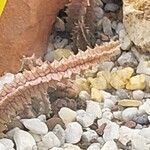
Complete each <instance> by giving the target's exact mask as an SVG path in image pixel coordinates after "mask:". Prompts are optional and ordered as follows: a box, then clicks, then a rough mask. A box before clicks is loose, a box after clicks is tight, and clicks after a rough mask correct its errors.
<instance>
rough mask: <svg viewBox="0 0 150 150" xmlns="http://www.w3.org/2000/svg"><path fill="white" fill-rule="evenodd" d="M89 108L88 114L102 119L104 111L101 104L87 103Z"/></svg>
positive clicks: (87, 108) (87, 109)
mask: <svg viewBox="0 0 150 150" xmlns="http://www.w3.org/2000/svg"><path fill="white" fill-rule="evenodd" d="M86 103H87V107H86V112H87V113H90V114H92V115H93V116H94V117H95V118H101V117H102V111H101V106H100V103H98V102H94V101H86Z"/></svg>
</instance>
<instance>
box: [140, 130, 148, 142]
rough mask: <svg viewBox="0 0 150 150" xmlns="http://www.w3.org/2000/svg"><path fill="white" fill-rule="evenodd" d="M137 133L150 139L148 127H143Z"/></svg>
mask: <svg viewBox="0 0 150 150" xmlns="http://www.w3.org/2000/svg"><path fill="white" fill-rule="evenodd" d="M139 134H140V135H142V136H144V137H145V138H147V139H149V140H150V128H143V129H142V130H140V132H139Z"/></svg>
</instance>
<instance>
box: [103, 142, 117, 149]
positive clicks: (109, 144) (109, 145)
mask: <svg viewBox="0 0 150 150" xmlns="http://www.w3.org/2000/svg"><path fill="white" fill-rule="evenodd" d="M101 150H118V148H117V145H116V143H115V142H114V141H107V142H106V143H105V144H104V146H103V147H102V149H101Z"/></svg>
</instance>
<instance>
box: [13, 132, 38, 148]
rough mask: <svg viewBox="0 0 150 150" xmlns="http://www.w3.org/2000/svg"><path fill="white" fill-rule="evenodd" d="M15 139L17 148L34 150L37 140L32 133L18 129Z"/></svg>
mask: <svg viewBox="0 0 150 150" xmlns="http://www.w3.org/2000/svg"><path fill="white" fill-rule="evenodd" d="M14 141H15V143H16V147H17V150H32V148H33V146H35V145H36V142H35V140H34V138H33V137H32V135H31V134H29V133H28V132H26V131H23V130H20V129H18V130H16V131H15V134H14Z"/></svg>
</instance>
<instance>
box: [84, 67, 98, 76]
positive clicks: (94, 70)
mask: <svg viewBox="0 0 150 150" xmlns="http://www.w3.org/2000/svg"><path fill="white" fill-rule="evenodd" d="M97 72H98V66H95V67H92V69H88V70H85V72H84V76H85V77H86V78H88V77H92V78H94V77H95V76H96V73H97Z"/></svg>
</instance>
